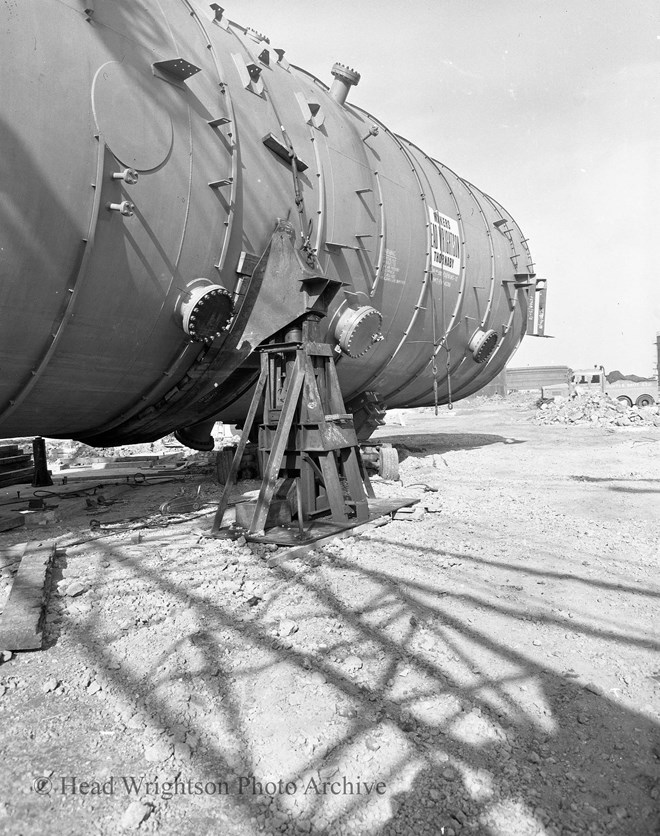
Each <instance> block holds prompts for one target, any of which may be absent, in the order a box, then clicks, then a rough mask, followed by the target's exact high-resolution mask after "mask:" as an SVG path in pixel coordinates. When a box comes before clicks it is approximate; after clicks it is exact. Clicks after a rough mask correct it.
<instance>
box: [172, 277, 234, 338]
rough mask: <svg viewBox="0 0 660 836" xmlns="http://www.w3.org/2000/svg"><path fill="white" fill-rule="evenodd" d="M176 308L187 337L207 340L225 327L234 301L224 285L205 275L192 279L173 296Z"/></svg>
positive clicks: (231, 312) (229, 320)
mask: <svg viewBox="0 0 660 836" xmlns="http://www.w3.org/2000/svg"><path fill="white" fill-rule="evenodd" d="M176 312H177V315H178V317H179V318H180V320H181V325H182V327H183V330H184V331H185V332H186V334H187V335H188V336H189V337H190V338H191V339H193V340H195V341H196V342H210V341H212V340H214V339H215V338H216V337H219V336H221V335H222V333H223V332H224V331H226V330H227V329H228V328H229V325H230V324H231V320H232V317H233V315H234V302H233V299H232V296H231V294H230V293H229V292H228V291H226V290H225V289H224V287H221V286H220V285H217V284H214V283H213V282H211V281H210V280H209V279H195V281H193V282H191V283H190V284H189V285H188V287H187V288H186V290H185V291H184V292H183V293H182V294H181V296H180V297H179V299H178V300H177V304H176Z"/></svg>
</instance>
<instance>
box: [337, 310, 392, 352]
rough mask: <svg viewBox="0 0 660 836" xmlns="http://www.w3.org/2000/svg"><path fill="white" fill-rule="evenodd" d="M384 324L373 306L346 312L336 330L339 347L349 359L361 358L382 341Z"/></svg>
mask: <svg viewBox="0 0 660 836" xmlns="http://www.w3.org/2000/svg"><path fill="white" fill-rule="evenodd" d="M382 322H383V317H382V316H381V314H380V313H379V312H378V311H377V310H376V309H375V308H372V307H371V305H363V306H362V307H361V308H358V309H357V310H354V309H351V308H349V309H348V310H345V311H344V313H343V314H342V315H341V317H340V318H339V322H338V323H337V326H336V328H335V335H336V338H337V340H338V342H339V347H340V348H341V350H342V351H343V352H344V353H345V354H348V356H349V357H353V358H357V357H361V356H362V355H363V354H365V353H366V352H367V351H368V350H369V349H370V348H371V346H372V345H373V344H374V343H375V342H376V341H377V339H380V328H381V324H382Z"/></svg>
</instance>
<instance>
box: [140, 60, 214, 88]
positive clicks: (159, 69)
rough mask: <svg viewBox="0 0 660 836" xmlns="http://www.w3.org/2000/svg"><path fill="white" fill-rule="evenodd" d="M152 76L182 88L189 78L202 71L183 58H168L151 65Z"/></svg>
mask: <svg viewBox="0 0 660 836" xmlns="http://www.w3.org/2000/svg"><path fill="white" fill-rule="evenodd" d="M151 68H152V70H153V73H154V75H155V76H156V77H157V78H161V79H162V80H163V81H168V82H169V83H170V84H175V85H177V86H178V87H183V85H184V82H186V81H187V80H188V79H189V78H190V77H191V76H194V75H196V74H197V73H200V72H201V71H202V68H201V67H197V66H195V64H191V63H190V61H186V59H185V58H170V59H169V60H167V61H154V63H153V64H152V65H151Z"/></svg>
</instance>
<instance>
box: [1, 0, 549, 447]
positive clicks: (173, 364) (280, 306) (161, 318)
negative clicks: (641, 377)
mask: <svg viewBox="0 0 660 836" xmlns="http://www.w3.org/2000/svg"><path fill="white" fill-rule="evenodd" d="M84 7H85V4H84V3H81V2H78V0H22V1H21V2H20V3H14V4H3V6H2V11H0V17H1V18H2V24H3V25H2V28H1V30H0V54H2V62H3V70H4V72H3V94H2V98H1V100H0V132H1V136H2V155H1V157H0V169H1V171H0V182H1V183H2V203H1V205H0V215H1V218H0V236H1V241H0V253H1V261H0V271H1V281H0V367H1V369H2V373H1V375H0V435H1V436H3V437H10V436H17V435H21V436H25V435H36V434H39V435H47V436H51V437H71V438H78V439H82V440H85V441H88V442H89V443H93V444H100V445H104V444H117V443H123V442H128V443H130V442H139V441H148V440H153V439H155V438H158V437H161V436H163V435H165V434H166V433H169V432H172V431H174V430H181V429H185V428H189V427H192V426H194V425H196V424H198V423H199V422H202V421H203V420H204V419H210V418H220V419H223V420H226V421H230V422H238V423H240V422H241V420H242V419H243V418H244V416H245V412H246V409H247V404H248V403H249V393H250V390H251V388H252V387H253V385H254V381H255V375H256V371H257V369H258V356H257V354H256V352H255V348H256V347H257V346H258V345H259V344H260V343H261V342H263V341H264V340H265V339H267V338H269V337H270V336H272V335H273V334H275V333H276V332H277V331H279V330H280V329H282V328H284V327H286V326H287V325H288V324H289V323H290V321H291V320H292V319H293V317H294V315H295V314H296V312H297V310H298V303H297V297H298V296H299V295H300V288H299V287H297V286H295V283H293V282H290V281H287V276H285V275H270V274H268V273H266V275H261V274H259V270H258V269H257V268H256V265H257V264H258V263H259V261H260V259H261V257H262V254H263V253H264V251H265V250H266V248H267V247H268V244H269V241H270V240H271V236H272V234H273V231H274V229H275V227H276V225H277V222H278V219H288V220H289V222H290V223H291V224H292V225H293V227H294V229H295V234H296V247H297V248H298V249H299V250H300V251H301V252H302V253H304V254H305V255H306V256H307V257H308V258H309V259H314V258H315V259H317V260H318V264H319V265H320V268H321V269H322V271H323V272H324V273H325V275H326V276H328V277H329V278H331V279H335V280H339V281H341V282H342V283H343V285H342V289H341V291H340V292H339V293H338V295H337V296H336V298H335V300H334V302H333V303H332V307H331V309H330V313H329V315H328V316H327V317H326V320H325V325H324V328H325V329H326V331H327V339H328V340H329V341H330V342H331V343H333V344H334V345H336V346H337V350H336V357H337V371H338V374H339V380H340V384H341V388H342V392H343V395H344V398H345V400H346V401H347V402H348V403H349V404H350V403H356V402H357V401H358V400H359V397H360V396H361V395H362V394H363V393H367V392H368V393H373V395H374V396H375V397H377V399H378V400H379V401H381V402H384V403H386V404H387V406H388V407H408V406H422V405H429V404H432V403H433V402H434V400H435V399H436V398H437V402H439V403H447V402H448V401H449V400H450V399H453V400H456V399H459V398H463V397H466V396H467V395H470V394H472V393H473V392H475V391H477V390H478V389H480V388H481V387H482V386H484V385H485V384H487V383H488V382H489V381H490V380H492V378H493V377H495V375H496V374H497V373H498V372H500V371H501V370H502V368H503V367H504V365H505V363H506V361H507V360H508V359H509V358H510V356H511V355H512V353H513V352H514V350H515V349H516V347H517V346H518V344H519V342H520V340H521V339H522V337H523V335H524V333H525V329H526V323H527V308H528V295H529V294H530V293H531V292H533V275H534V274H533V266H532V263H531V257H530V254H529V251H528V248H527V244H526V240H525V239H524V237H523V235H522V233H521V231H520V229H519V228H518V226H517V224H516V223H515V221H514V220H513V219H512V217H511V216H510V215H509V214H508V213H507V212H506V211H505V210H504V209H503V208H502V207H501V206H500V205H499V204H498V203H497V202H496V201H494V200H493V199H492V198H490V197H488V196H487V195H486V194H484V193H483V192H481V191H480V190H479V189H478V188H476V187H475V186H473V185H471V184H469V183H467V182H466V181H465V180H463V179H461V178H460V177H459V176H457V175H456V174H454V173H453V172H452V171H451V170H449V169H448V168H447V167H446V166H444V165H443V164H441V163H439V162H437V161H436V160H434V159H433V158H432V157H430V156H428V155H427V154H426V153H424V152H423V151H422V150H420V149H419V148H417V147H416V146H415V145H414V144H413V143H411V142H409V141H408V140H406V139H403V138H401V137H400V136H397V135H396V134H395V133H393V132H392V131H391V130H390V129H389V128H388V127H386V126H385V125H383V124H382V123H381V122H379V120H378V119H377V118H376V117H374V116H372V115H370V114H368V113H366V112H365V111H364V110H362V109H360V108H359V107H357V106H355V105H354V104H353V103H352V96H351V90H350V88H351V87H352V86H353V85H354V84H355V83H356V82H357V81H358V80H359V75H358V74H357V73H356V72H355V71H353V70H351V69H350V68H348V67H343V66H341V65H335V67H334V68H333V70H332V73H333V76H334V79H333V80H332V82H331V85H326V84H324V83H323V82H322V81H320V80H318V79H316V78H314V77H313V76H311V75H310V74H309V73H307V72H305V71H303V70H301V69H298V68H296V67H294V66H292V65H290V64H289V63H288V60H287V56H286V54H285V53H283V51H282V50H280V49H276V48H274V47H273V46H272V45H271V44H270V42H269V41H268V40H267V39H266V38H264V36H262V35H260V34H259V33H256V32H254V31H252V30H250V29H245V28H244V27H242V26H239V25H237V24H234V23H232V22H230V21H227V20H226V19H225V18H224V17H223V14H222V10H221V9H219V7H217V6H216V4H209V3H197V2H192V0H190V2H189V0H160V2H159V3H153V2H147V0H139V1H138V0H130V2H129V0H116V2H103V3H98V2H97V3H95V4H91V3H90V4H89V8H88V9H85V8H84ZM278 46H279V45H278ZM262 272H263V271H262ZM530 285H531V290H530Z"/></svg>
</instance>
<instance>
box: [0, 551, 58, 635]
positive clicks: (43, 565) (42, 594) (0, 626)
mask: <svg viewBox="0 0 660 836" xmlns="http://www.w3.org/2000/svg"><path fill="white" fill-rule="evenodd" d="M54 557H55V543H53V542H52V541H43V542H39V541H34V542H32V543H28V544H27V546H26V547H25V551H24V553H23V559H22V560H21V564H20V566H19V567H18V573H17V574H16V577H15V578H14V583H13V586H12V588H11V592H10V593H9V600H8V601H7V604H6V606H5V609H4V611H3V613H2V616H0V648H2V649H3V650H39V649H40V648H41V646H42V643H43V625H44V620H45V605H46V603H47V601H48V596H49V594H50V579H51V569H52V565H53V558H54Z"/></svg>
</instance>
